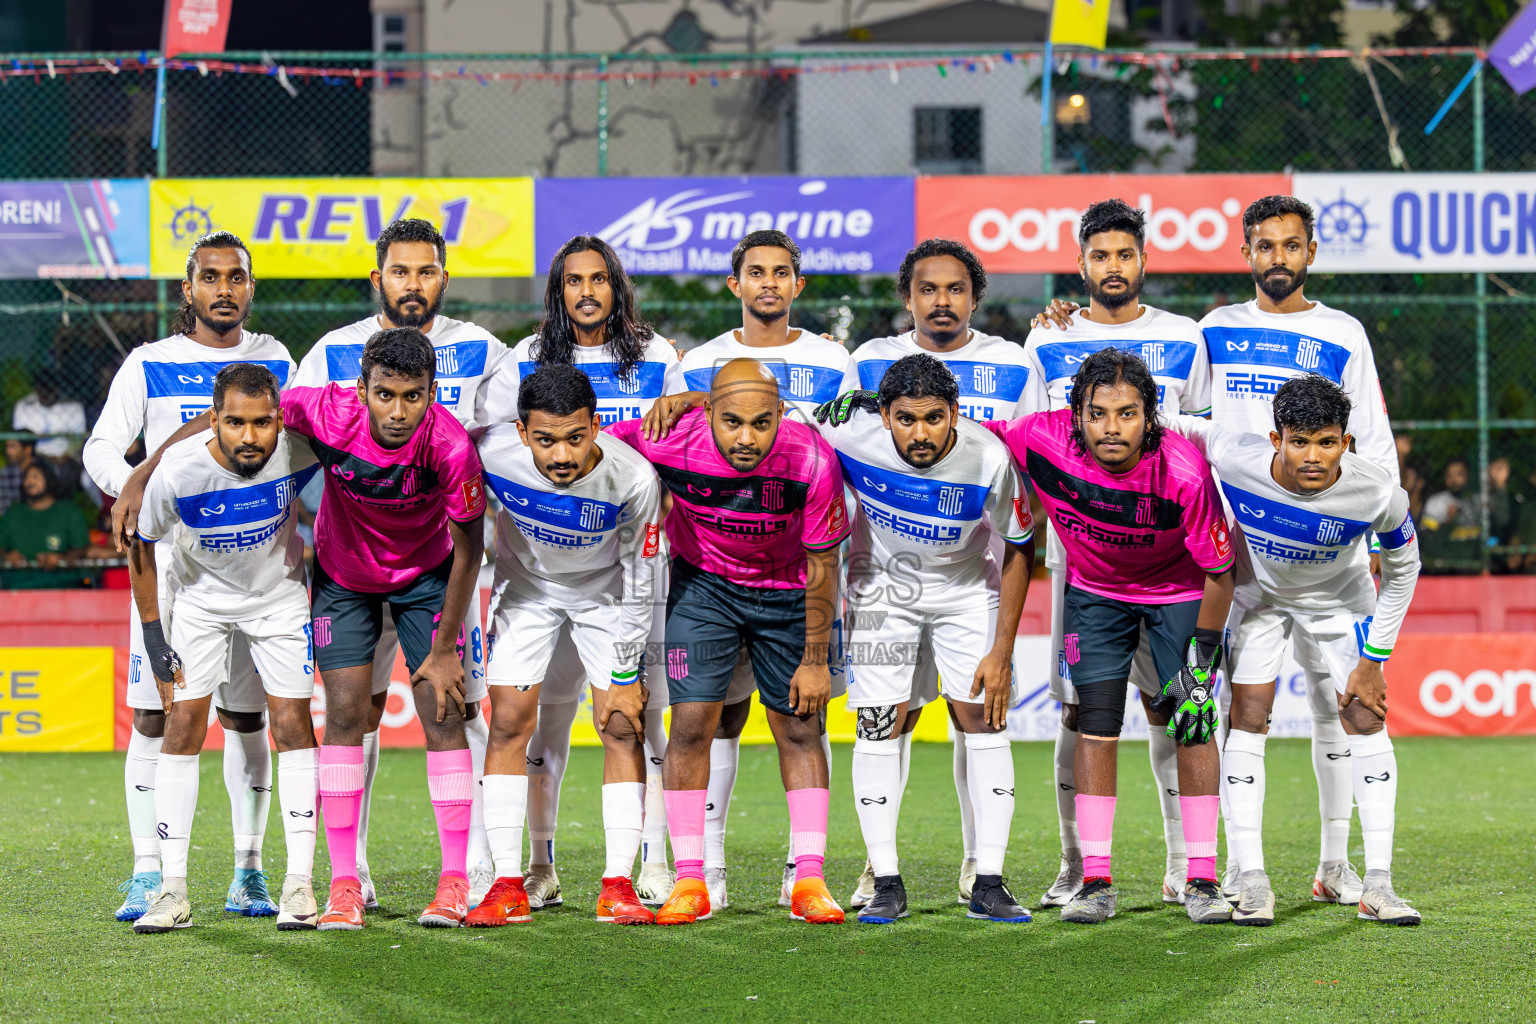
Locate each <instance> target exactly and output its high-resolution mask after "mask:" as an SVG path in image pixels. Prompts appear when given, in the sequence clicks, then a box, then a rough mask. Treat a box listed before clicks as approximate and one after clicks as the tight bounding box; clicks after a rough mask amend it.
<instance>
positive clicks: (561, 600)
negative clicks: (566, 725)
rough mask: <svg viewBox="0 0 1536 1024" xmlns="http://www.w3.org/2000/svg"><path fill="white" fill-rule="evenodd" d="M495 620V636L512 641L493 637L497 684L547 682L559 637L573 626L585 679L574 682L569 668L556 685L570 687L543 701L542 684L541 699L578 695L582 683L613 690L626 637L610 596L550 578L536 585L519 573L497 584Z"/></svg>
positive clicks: (492, 677)
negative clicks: (556, 583)
mask: <svg viewBox="0 0 1536 1024" xmlns="http://www.w3.org/2000/svg"><path fill="white" fill-rule="evenodd" d="M491 623H492V626H491V635H492V636H493V637H496V638H505V640H506V641H507V642H501V643H497V642H496V641H494V640H493V641H492V644H491V659H490V663H489V666H488V672H487V675H488V676H489V680H488V681H489V683H490V685H492V686H535V685H541V684H547V683H548V679H547V678H546V677H547V676H548V674H549V669H550V664H551V662H552V660H553V658H554V655H555V652H556V650H557V649H558V648H559V646H560V637H561V635H562V634H563V633H566V631H567V629H568V630H569V642H570V644H571V645H572V646H573V647H574V651H575V654H576V659H579V661H578V663H579V664H580V665H581V666H582V667H583V668H584V669H585V673H584V678H579V679H578V680H577V681H576V685H575V686H574V687H572V686H571V680H570V679H569V676H570V673H569V672H567V673H566V674H565V675H566V677H567V678H563V679H561V680H560V681H559V683H558V684H557V685H556V686H555V687H552V688H555V689H562V690H564V691H565V692H562V693H560V694H558V695H555V699H552V700H544V699H543V697H544V691H543V690H542V689H541V690H540V703H541V704H543V703H548V704H563V703H567V702H569V701H573V700H577V699H578V698H579V697H580V696H581V684H582V683H587V684H590V685H591V686H593V687H595V688H596V689H599V690H606V689H608V684H609V681H610V679H611V677H612V673H613V663H614V654H615V650H616V648H617V646H618V645H619V644H621V643H623V642H624V638H623V636H622V635H621V634H620V632H619V627H620V611H619V609H618V608H617V607H616V606H615V605H614V604H613V603H612V602H611V601H610V600H607V599H604V598H603V597H594V596H591V595H589V594H585V593H582V592H581V591H578V590H572V589H569V588H564V587H558V588H557V587H554V586H553V585H551V584H548V583H541V584H539V585H538V586H534V585H530V584H529V583H527V582H525V581H524V580H522V579H517V578H513V579H508V580H507V581H505V583H504V584H503V585H502V586H501V587H498V588H497V600H496V606H495V607H494V608H493V609H492V611H491ZM570 660H575V659H568V660H567V661H566V663H567V664H570Z"/></svg>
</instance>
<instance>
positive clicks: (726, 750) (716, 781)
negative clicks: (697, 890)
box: [704, 736, 741, 871]
mask: <svg viewBox="0 0 1536 1024" xmlns="http://www.w3.org/2000/svg"><path fill="white" fill-rule="evenodd" d="M740 757H741V737H740V736H735V737H732V738H731V739H728V740H722V739H720V738H719V737H716V738H715V739H713V740H711V741H710V743H709V788H708V789H707V790H706V794H705V797H704V868H705V870H706V871H707V870H708V869H710V868H723V867H725V819H726V816H727V815H728V814H729V813H730V810H731V790H733V789H735V788H736V767H737V764H738V763H739V759H740Z"/></svg>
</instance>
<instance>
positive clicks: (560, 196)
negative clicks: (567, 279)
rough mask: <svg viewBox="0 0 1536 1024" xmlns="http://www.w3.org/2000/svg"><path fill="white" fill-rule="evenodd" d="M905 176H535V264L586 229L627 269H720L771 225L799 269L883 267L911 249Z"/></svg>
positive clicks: (893, 266)
mask: <svg viewBox="0 0 1536 1024" xmlns="http://www.w3.org/2000/svg"><path fill="white" fill-rule="evenodd" d="M913 206H914V198H913V188H912V179H911V178H784V177H744V178H540V179H539V180H538V182H537V183H536V184H535V186H534V218H533V222H534V237H535V261H536V262H537V264H538V265H539V267H540V269H543V268H545V267H547V266H548V264H549V261H550V259H551V258H552V257H553V256H554V254H555V253H556V251H558V250H559V248H560V246H562V245H564V244H565V242H566V241H567V240H568V239H570V238H571V236H573V235H586V234H595V235H598V236H600V237H602V238H603V239H604V240H606V241H607V242H608V243H609V244H610V245H612V246H613V247H614V249H616V250H617V251H618V253H619V257H620V259H621V260H623V262H624V266H625V268H626V269H627V270H628V271H629V272H630V273H631V274H728V273H730V270H731V250H732V249H733V248H735V246H736V243H737V242H738V241H740V240H741V237H742V236H743V235H745V234H746V233H747V232H749V231H757V230H761V229H764V228H777V229H779V230H780V231H785V232H787V233H788V234H789V236H790V237H791V238H793V239H794V240H795V241H796V242H797V243H798V244H799V246H800V249H801V252H802V253H803V254H804V257H803V259H802V261H801V270H803V271H804V272H805V273H807V274H889V273H894V272H895V271H896V270H897V269H898V268H899V267H900V266H901V260H902V257H903V256H905V255H906V253H907V250H908V249H910V248H911V247H912V238H913Z"/></svg>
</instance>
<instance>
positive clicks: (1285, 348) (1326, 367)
mask: <svg viewBox="0 0 1536 1024" xmlns="http://www.w3.org/2000/svg"><path fill="white" fill-rule="evenodd" d="M1200 330H1201V332H1202V333H1203V334H1204V336H1205V345H1206V351H1207V353H1208V354H1209V356H1210V361H1211V371H1212V382H1211V419H1212V420H1213V421H1214V422H1215V423H1217V424H1219V425H1221V426H1223V427H1225V428H1226V429H1228V430H1236V431H1242V432H1246V433H1254V434H1263V435H1265V436H1268V434H1269V432H1270V431H1272V430H1274V429H1275V420H1274V413H1273V412H1272V410H1271V406H1270V403H1271V402H1273V401H1274V397H1275V392H1276V391H1278V390H1280V385H1282V384H1284V383H1285V382H1286V381H1288V380H1290V379H1291V378H1292V377H1299V376H1301V375H1302V374H1305V373H1317V374H1321V375H1322V376H1324V377H1327V378H1328V379H1329V380H1331V381H1333V382H1334V383H1335V384H1338V385H1340V386H1341V387H1342V388H1343V389H1344V390H1345V392H1346V393H1347V394H1348V395H1349V400H1350V402H1351V403H1352V405H1353V407H1352V408H1351V410H1350V414H1349V432H1350V433H1351V434H1352V435H1354V438H1355V450H1356V451H1357V452H1359V454H1361V455H1363V456H1365V458H1367V459H1369V460H1370V461H1371V462H1373V463H1375V464H1376V465H1378V466H1380V467H1381V468H1382V469H1383V470H1386V471H1387V473H1388V474H1389V475H1390V476H1391V478H1392V479H1393V480H1394V481H1396V480H1397V479H1398V464H1397V446H1396V444H1395V443H1394V442H1393V440H1392V428H1391V426H1390V424H1389V423H1388V421H1387V409H1386V404H1385V401H1384V399H1383V397H1382V393H1381V382H1380V380H1378V379H1377V376H1376V360H1375V357H1374V356H1373V355H1372V354H1371V343H1370V340H1369V339H1368V338H1367V337H1366V334H1365V328H1364V327H1362V326H1361V325H1360V321H1358V320H1356V319H1355V318H1354V317H1352V316H1350V315H1349V314H1348V313H1343V312H1340V311H1339V310H1336V309H1332V308H1330V307H1328V306H1326V305H1324V304H1323V303H1321V302H1314V303H1313V304H1312V308H1311V309H1307V310H1303V311H1301V312H1299V313H1266V312H1264V311H1263V310H1261V309H1259V304H1258V300H1257V299H1253V300H1250V301H1248V302H1244V303H1240V304H1236V305H1230V306H1221V307H1219V308H1217V309H1213V310H1211V312H1209V313H1207V314H1206V316H1205V319H1204V320H1201V321H1200Z"/></svg>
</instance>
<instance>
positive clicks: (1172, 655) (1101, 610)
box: [1062, 584, 1200, 736]
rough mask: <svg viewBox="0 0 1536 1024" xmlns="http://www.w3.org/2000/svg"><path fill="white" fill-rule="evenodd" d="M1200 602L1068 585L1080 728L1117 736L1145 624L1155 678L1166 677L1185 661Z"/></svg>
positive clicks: (1067, 640) (1066, 614)
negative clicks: (1128, 596) (1121, 595)
mask: <svg viewBox="0 0 1536 1024" xmlns="http://www.w3.org/2000/svg"><path fill="white" fill-rule="evenodd" d="M1199 617H1200V602H1199V601H1198V600H1196V601H1175V602H1173V603H1172V604H1134V603H1132V602H1129V601H1117V600H1115V599H1114V598H1112V597H1103V596H1101V595H1099V594H1094V593H1091V592H1090V591H1087V590H1080V589H1078V588H1077V587H1074V586H1071V585H1070V584H1069V585H1068V586H1067V590H1066V599H1065V601H1064V602H1063V615H1062V620H1063V622H1062V641H1063V647H1065V649H1066V660H1067V665H1068V666H1069V667H1070V669H1071V672H1072V685H1073V686H1074V687H1076V688H1077V720H1078V727H1079V729H1080V730H1081V731H1083V732H1086V733H1088V734H1089V735H1095V736H1118V735H1119V734H1120V726H1121V724H1122V723H1123V720H1124V716H1125V687H1126V683H1127V682H1128V681H1129V680H1130V677H1131V658H1132V657H1133V656H1134V655H1135V653H1136V645H1137V643H1138V642H1139V641H1140V639H1141V630H1142V628H1143V627H1145V628H1146V630H1147V642H1148V643H1149V644H1150V646H1151V648H1152V664H1153V665H1154V667H1156V669H1157V678H1158V679H1159V680H1162V681H1167V680H1169V679H1172V678H1173V677H1174V676H1176V675H1177V674H1178V672H1179V669H1180V668H1182V667H1183V665H1184V656H1185V652H1186V651H1187V649H1188V647H1189V638H1190V637H1191V636H1193V635H1194V633H1195V622H1196V620H1198V619H1199Z"/></svg>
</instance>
